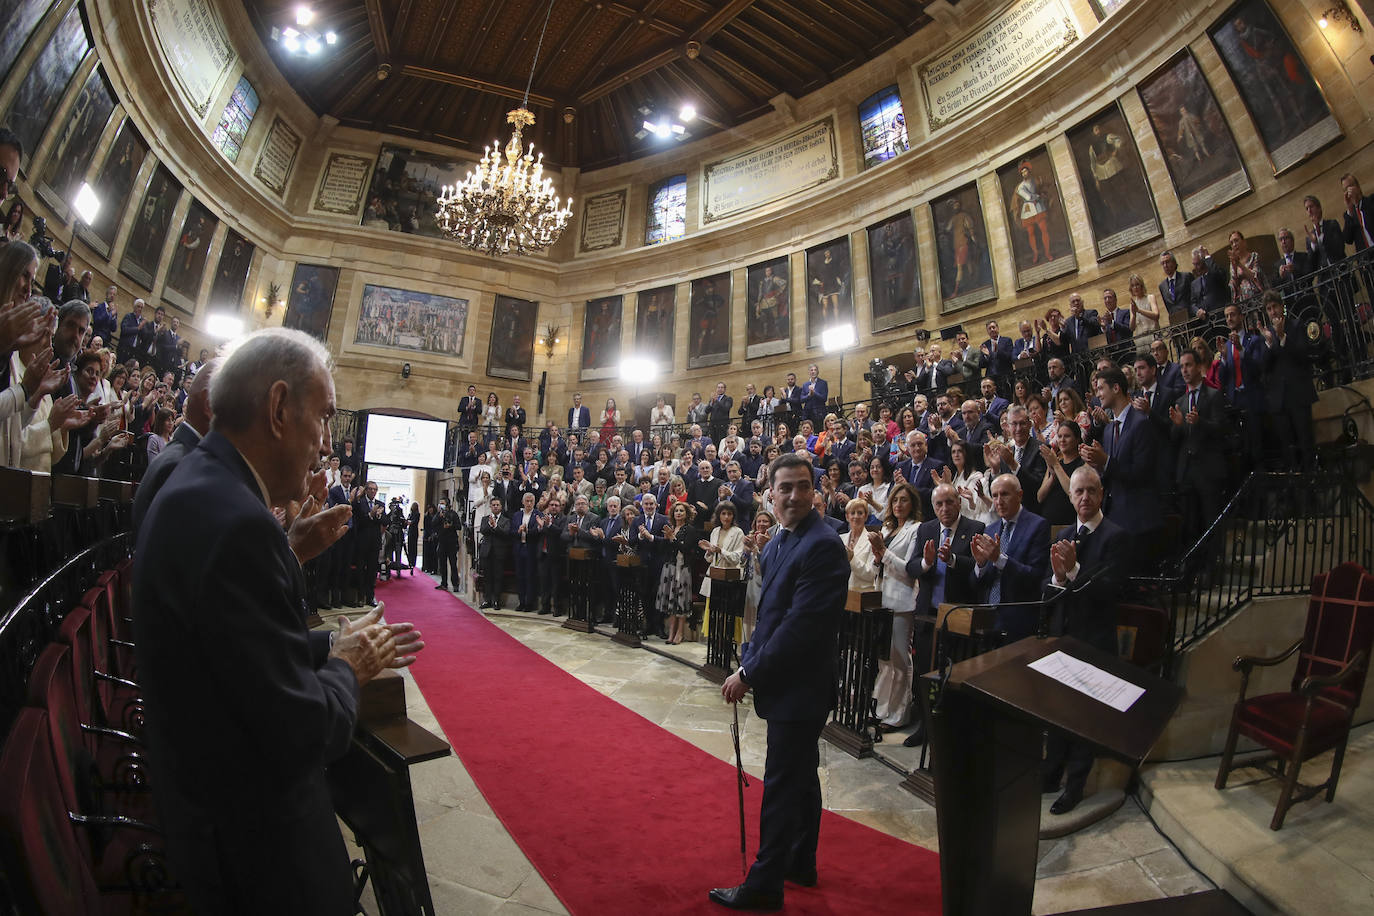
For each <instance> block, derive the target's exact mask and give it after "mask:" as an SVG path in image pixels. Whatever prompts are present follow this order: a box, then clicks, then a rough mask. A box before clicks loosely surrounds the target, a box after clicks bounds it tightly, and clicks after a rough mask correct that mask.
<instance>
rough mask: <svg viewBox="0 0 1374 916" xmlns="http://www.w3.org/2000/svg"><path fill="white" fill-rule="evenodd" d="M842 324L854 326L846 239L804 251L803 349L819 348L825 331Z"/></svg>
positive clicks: (852, 289)
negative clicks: (804, 313)
mask: <svg viewBox="0 0 1374 916" xmlns="http://www.w3.org/2000/svg"><path fill="white" fill-rule="evenodd" d="M842 324H854V276H853V271H852V270H851V269H850V261H849V236H847V235H846V236H843V237H842V238H838V239H835V240H834V241H830V242H826V243H825V244H824V245H817V246H815V247H814V248H808V249H807V250H806V342H807V346H810V347H817V346H820V343H821V335H822V334H823V333H824V332H825V330H826V328H833V327H835V326H837V325H842ZM855 330H857V328H856V329H855Z"/></svg>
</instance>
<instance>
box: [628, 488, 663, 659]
mask: <svg viewBox="0 0 1374 916" xmlns="http://www.w3.org/2000/svg"><path fill="white" fill-rule="evenodd" d="M639 508H640V511H641V512H642V513H643V514H642V515H641V516H640V518H639V519H638V520H636V522H635V524H634V528H633V531H632V533H631V537H630V542H631V543H632V544H634V548H635V553H637V554H639V559H640V561H641V562H642V563H643V564H644V567H645V568H646V569H647V570H648V572H647V574H646V575H645V578H644V634H645V635H646V636H657V637H658V638H659V639H667V638H668V630H667V628H666V627H665V626H664V623H663V614H662V613H661V612H660V611H659V609H658V576H659V573H661V572H663V562H664V560H666V559H667V557H668V548H667V544H666V542H665V541H664V537H663V529H665V528H667V527H668V516H666V515H664V514H663V513H662V512H659V511H658V500H657V499H655V498H654V494H652V493H645V494H644V495H643V496H642V497H641V498H640V501H639Z"/></svg>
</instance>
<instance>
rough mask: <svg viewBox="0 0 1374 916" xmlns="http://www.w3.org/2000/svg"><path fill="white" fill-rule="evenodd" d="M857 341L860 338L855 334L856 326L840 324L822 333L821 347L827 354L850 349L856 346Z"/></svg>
mask: <svg viewBox="0 0 1374 916" xmlns="http://www.w3.org/2000/svg"><path fill="white" fill-rule="evenodd" d="M856 340H858V337H857V336H856V335H855V333H854V325H852V324H839V325H836V326H835V327H833V328H826V329H825V330H824V331H822V332H821V347H823V348H824V349H825V352H827V353H834V352H835V351H836V350H845V349H848V348H849V347H852V346H854V343H855V341H856Z"/></svg>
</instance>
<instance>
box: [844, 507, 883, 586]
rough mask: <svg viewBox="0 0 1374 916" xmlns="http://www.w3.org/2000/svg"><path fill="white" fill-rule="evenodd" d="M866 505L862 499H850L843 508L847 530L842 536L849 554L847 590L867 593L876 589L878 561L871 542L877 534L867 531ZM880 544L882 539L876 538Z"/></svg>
mask: <svg viewBox="0 0 1374 916" xmlns="http://www.w3.org/2000/svg"><path fill="white" fill-rule="evenodd" d="M868 515H869V513H868V503H867V501H865V500H862V499H851V500H850V501H849V503H848V504H847V505H846V506H845V507H844V518H845V521H847V522H849V530H848V531H847V532H845V535H844V549H845V552H846V553H847V554H849V590H850V591H851V592H869V591H874V590H875V589H877V587H878V561H877V558H876V557H874V555H873V541H874V540H875V538H871V537H869V535H870V534H872V535H876V534H877V532H875V531H869V530H868V528H867V527H865V526H866V525H867V524H868ZM876 540H878V541H879V542H881V540H882V538H881V537H878V538H876Z"/></svg>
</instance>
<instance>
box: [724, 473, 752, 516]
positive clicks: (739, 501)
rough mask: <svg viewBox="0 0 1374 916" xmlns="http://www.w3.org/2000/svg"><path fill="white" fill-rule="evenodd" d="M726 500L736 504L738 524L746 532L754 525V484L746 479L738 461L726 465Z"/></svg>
mask: <svg viewBox="0 0 1374 916" xmlns="http://www.w3.org/2000/svg"><path fill="white" fill-rule="evenodd" d="M725 486H726V488H727V491H726V499H728V500H730V502H732V503H734V504H735V518H736V519H737V520H738V521H737V524H738V525H739V526H740V527H741V528H743V529H744V530H745V531H748V530H749V529H750V526H752V525H753V524H754V482H753V481H752V480H749V479H747V478H745V476H744V471H743V469H742V468H741V467H740V463H739V462H738V461H731V462H730V463H729V464H727V465H725Z"/></svg>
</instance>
